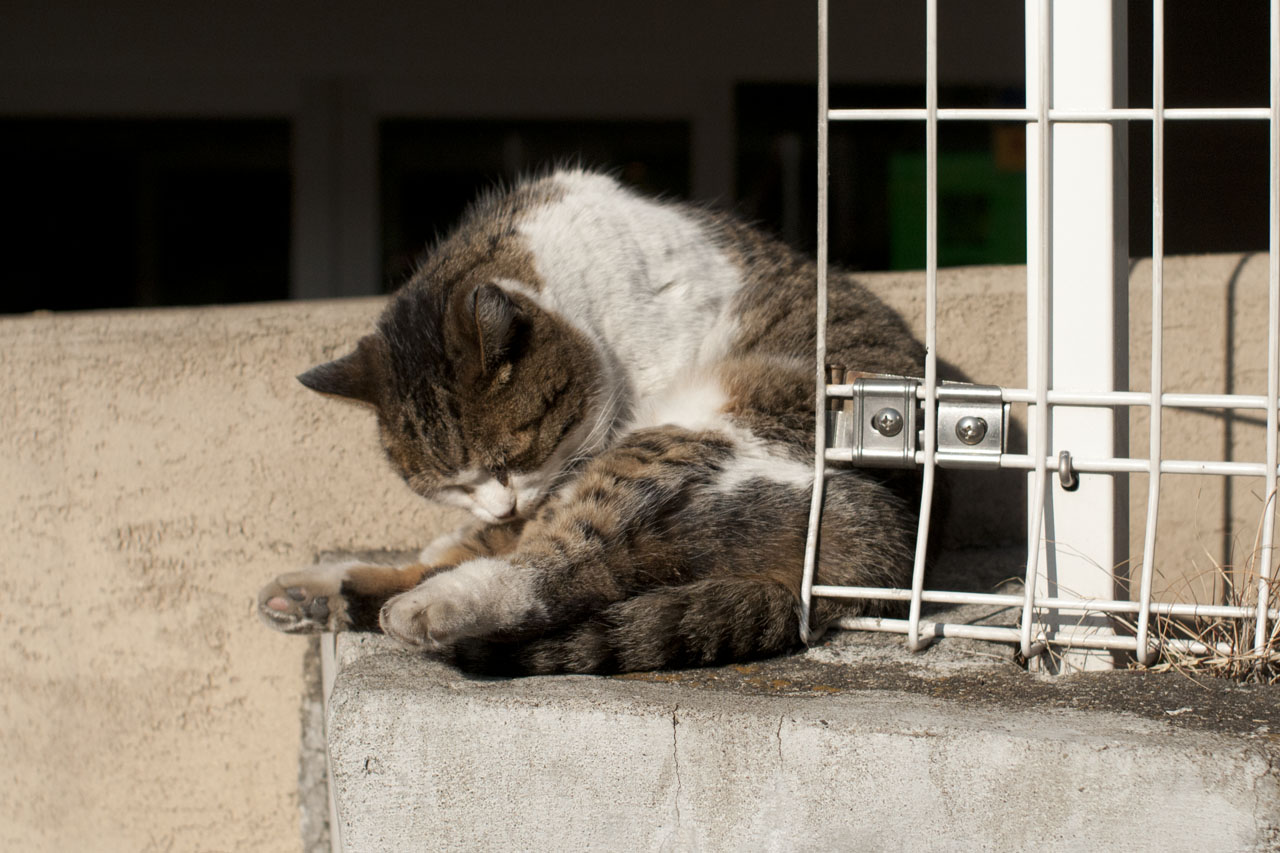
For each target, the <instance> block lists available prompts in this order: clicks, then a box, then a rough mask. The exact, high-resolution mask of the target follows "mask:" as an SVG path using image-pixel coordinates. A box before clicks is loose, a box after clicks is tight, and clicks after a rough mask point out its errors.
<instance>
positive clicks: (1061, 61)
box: [1028, 0, 1128, 668]
mask: <svg viewBox="0 0 1280 853" xmlns="http://www.w3.org/2000/svg"><path fill="white" fill-rule="evenodd" d="M1051 14H1052V15H1053V19H1052V27H1051V34H1050V38H1051V40H1052V47H1051V70H1050V74H1051V80H1049V81H1048V88H1049V89H1050V91H1051V95H1050V97H1051V98H1052V103H1051V104H1050V105H1047V106H1052V107H1053V108H1055V109H1061V110H1066V111H1071V110H1099V111H1100V110H1109V109H1111V108H1112V107H1115V106H1123V103H1122V101H1123V97H1124V96H1123V94H1122V92H1121V91H1119V90H1120V89H1121V87H1120V86H1119V85H1118V83H1120V82H1122V81H1124V79H1125V70H1124V67H1123V62H1122V61H1120V59H1121V57H1122V56H1123V39H1124V36H1125V20H1126V9H1125V4H1124V2H1123V0H1072V2H1069V3H1062V2H1060V3H1055V4H1053V8H1052V13H1051ZM1037 17H1038V16H1037ZM1030 64H1031V63H1028V65H1029V66H1030ZM1044 65H1045V63H1044V62H1043V61H1041V62H1038V63H1037V64H1036V69H1037V73H1036V77H1037V81H1038V82H1039V83H1040V85H1039V87H1038V88H1039V90H1040V91H1041V92H1043V91H1044V90H1045V88H1046V86H1045V81H1043V80H1042V79H1040V78H1041V69H1043V68H1044ZM1028 70H1029V71H1030V68H1029V69H1028ZM1040 106H1041V108H1042V109H1043V108H1044V107H1045V106H1046V105H1044V104H1041V105H1040ZM1121 131H1122V128H1120V127H1117V126H1115V125H1112V124H1110V123H1108V122H1099V123H1085V122H1078V123H1077V122H1073V123H1069V124H1061V125H1058V124H1055V125H1053V126H1052V131H1051V132H1052V140H1051V146H1049V152H1050V153H1049V154H1048V156H1049V158H1050V160H1049V163H1050V169H1051V181H1052V188H1051V190H1050V199H1049V205H1050V214H1049V215H1050V220H1051V234H1050V238H1049V239H1050V240H1051V246H1050V249H1049V252H1048V256H1049V257H1048V260H1047V262H1048V263H1049V264H1050V265H1051V270H1050V274H1049V276H1048V280H1049V284H1050V288H1049V289H1050V293H1049V297H1048V298H1049V300H1050V305H1049V313H1050V316H1051V329H1050V331H1049V337H1050V340H1049V374H1050V380H1049V382H1050V385H1052V386H1053V387H1057V388H1071V389H1076V390H1082V391H1115V390H1123V388H1122V387H1119V388H1118V387H1117V386H1122V385H1123V383H1124V381H1125V379H1124V377H1123V376H1122V375H1118V371H1117V366H1118V365H1119V366H1120V368H1121V369H1122V370H1123V369H1124V368H1126V367H1127V364H1126V361H1127V359H1124V358H1122V359H1119V360H1118V359H1117V358H1116V355H1117V352H1118V351H1119V352H1120V353H1121V354H1122V355H1123V354H1124V352H1125V347H1126V343H1125V339H1124V337H1123V335H1124V334H1125V333H1127V322H1123V323H1122V322H1120V321H1126V320H1127V275H1126V272H1127V255H1128V250H1127V245H1126V239H1125V236H1124V235H1125V233H1126V229H1127V222H1125V221H1124V218H1125V217H1124V192H1125V175H1124V169H1123V158H1122V157H1121V156H1120V155H1121V154H1122V153H1123V150H1124V149H1123V146H1124V137H1123V136H1122V134H1121ZM1043 147H1044V146H1043V145H1041V146H1040V148H1041V150H1043ZM1028 208H1029V210H1030V208H1031V203H1030V199H1029V200H1028ZM1043 209H1044V202H1043V200H1041V199H1037V200H1036V210H1037V218H1039V216H1038V214H1039V211H1042V210H1043ZM1029 218H1030V217H1029ZM1039 225H1040V227H1039V229H1038V230H1039V231H1040V232H1041V233H1042V232H1043V230H1044V224H1043V223H1039ZM1038 262H1039V259H1038ZM1037 308H1039V306H1037ZM1121 325H1123V326H1125V328H1124V329H1121V328H1120V326H1121ZM1029 331H1034V334H1035V336H1038V334H1039V333H1040V330H1039V329H1038V328H1035V329H1029ZM1034 339H1035V341H1036V345H1037V347H1038V348H1039V351H1040V352H1042V351H1043V341H1041V340H1039V339H1038V337H1034ZM1037 366H1039V367H1040V368H1041V369H1043V366H1042V365H1037ZM1037 390H1040V389H1037ZM1037 408H1039V407H1037ZM1042 411H1043V410H1042V409H1040V410H1039V411H1037V412H1036V417H1037V426H1039V425H1040V421H1039V420H1038V419H1039V418H1040V416H1041V412H1042ZM1121 422H1123V421H1121ZM1116 424H1117V420H1116V413H1115V411H1114V410H1112V409H1108V408H1076V407H1062V406H1059V407H1055V409H1054V410H1053V412H1052V414H1051V417H1050V434H1051V441H1050V445H1051V447H1052V453H1050V454H1048V455H1050V456H1052V457H1057V455H1058V454H1059V453H1061V452H1062V451H1067V452H1069V453H1070V454H1071V455H1072V456H1073V457H1075V456H1083V457H1092V458H1110V457H1115V456H1117V455H1123V453H1122V452H1121V453H1119V454H1118V451H1122V450H1123V445H1124V443H1125V441H1124V437H1122V436H1119V435H1118V434H1117V433H1118V431H1117V429H1116ZM1118 445H1119V447H1118ZM1118 476H1123V475H1109V474H1082V475H1080V485H1079V488H1078V489H1077V490H1076V491H1073V492H1068V491H1066V490H1064V489H1062V488H1061V487H1060V486H1059V485H1058V484H1057V483H1056V482H1054V483H1052V484H1051V485H1050V486H1049V488H1048V490H1047V493H1045V494H1036V495H1033V496H1032V497H1031V500H1032V502H1033V504H1034V503H1037V502H1039V501H1040V500H1044V501H1045V505H1046V512H1045V516H1044V522H1045V542H1044V546H1043V567H1044V571H1043V573H1041V574H1038V576H1037V579H1036V581H1037V584H1038V594H1044V595H1049V596H1058V595H1073V596H1080V597H1084V598H1110V597H1111V596H1112V594H1113V590H1114V586H1115V581H1114V574H1113V573H1114V571H1115V569H1116V567H1117V566H1118V565H1119V564H1122V563H1123V556H1122V555H1123V554H1124V552H1125V551H1127V545H1128V529H1127V513H1128V507H1127V506H1120V505H1119V502H1118V501H1117V488H1116V486H1117V481H1116V477H1118ZM1055 479H1056V478H1055ZM1119 493H1120V494H1123V490H1120V491H1119ZM1049 627H1050V629H1051V630H1053V631H1056V630H1058V629H1059V628H1060V627H1061V626H1059V625H1058V624H1056V623H1051V624H1050V625H1049ZM1090 627H1093V628H1095V629H1096V630H1099V631H1106V630H1108V623H1107V622H1106V621H1105V620H1103V619H1095V620H1093V622H1092V623H1091V625H1090ZM1063 663H1064V664H1065V665H1066V666H1069V667H1073V668H1096V667H1108V666H1110V665H1111V658H1110V656H1108V655H1099V654H1083V655H1075V654H1073V655H1071V656H1069V657H1067V658H1066V659H1064V661H1063Z"/></svg>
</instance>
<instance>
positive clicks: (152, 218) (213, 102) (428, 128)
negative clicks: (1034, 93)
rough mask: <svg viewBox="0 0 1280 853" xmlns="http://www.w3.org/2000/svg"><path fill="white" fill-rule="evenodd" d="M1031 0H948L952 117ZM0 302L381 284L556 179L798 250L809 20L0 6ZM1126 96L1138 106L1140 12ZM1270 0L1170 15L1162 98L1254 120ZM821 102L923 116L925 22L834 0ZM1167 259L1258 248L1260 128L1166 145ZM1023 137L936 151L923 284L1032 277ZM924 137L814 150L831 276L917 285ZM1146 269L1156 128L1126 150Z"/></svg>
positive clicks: (770, 7) (999, 66) (1142, 61)
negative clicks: (971, 271) (584, 167)
mask: <svg viewBox="0 0 1280 853" xmlns="http://www.w3.org/2000/svg"><path fill="white" fill-rule="evenodd" d="M1022 8H1023V4H1022V3H1021V2H1017V0H944V2H942V3H941V4H940V17H939V26H940V39H939V44H940V52H939V64H940V100H941V104H942V105H943V106H1019V105H1021V104H1022V103H1023V102H1024V94H1023V89H1022V79H1023V65H1024V57H1023V36H1022V29H1023V21H1022ZM6 9H7V11H6V13H5V24H4V26H3V27H0V187H3V194H2V197H3V200H4V201H3V205H0V210H3V213H0V251H2V252H3V257H4V259H5V262H6V263H5V268H4V274H3V282H4V283H3V287H2V290H0V311H3V312H20V311H30V310H36V309H83V308H110V307H128V306H148V305H186V304H205V303H219V302H245V301H257V300H272V299H286V298H307V297H319V296H343V295H359V294H366V293H377V292H384V291H386V290H389V289H391V288H394V287H395V286H396V285H398V284H399V283H400V282H402V281H403V280H404V278H405V277H406V276H407V275H408V274H409V272H410V271H411V270H412V267H413V263H414V259H415V258H416V257H417V256H418V255H419V253H420V252H421V251H422V250H423V249H424V247H425V246H426V245H427V243H428V242H429V241H430V240H431V239H432V238H433V236H434V235H435V234H437V233H439V232H440V231H442V230H445V229H447V228H448V227H449V225H450V223H451V222H453V221H454V220H455V219H456V217H457V216H458V214H459V212H460V211H461V209H462V207H463V206H464V205H465V203H466V202H467V200H468V199H469V198H471V197H472V196H473V195H474V194H475V192H476V191H477V190H478V189H479V188H482V187H485V186H489V185H491V184H492V183H494V182H495V181H498V180H509V179H511V178H512V177H513V176H515V175H518V174H520V173H522V172H527V171H529V170H532V169H537V168H541V167H544V166H546V165H547V164H553V163H558V162H581V163H585V164H588V165H593V166H599V167H602V168H607V169H611V170H613V171H615V172H616V173H617V174H619V175H620V176H621V178H622V179H623V180H624V181H626V182H628V183H630V184H632V185H634V186H637V187H639V188H642V189H644V190H646V191H650V192H656V193H662V194H665V195H667V196H672V197H681V198H696V199H699V200H704V201H712V202H714V203H716V204H719V205H720V206H723V207H728V208H731V209H735V210H737V211H738V212H739V213H741V214H742V215H744V216H746V217H748V218H750V219H753V220H756V221H758V222H760V223H761V224H762V225H764V226H765V227H767V228H769V229H771V230H773V231H775V232H777V233H778V234H780V235H782V236H783V237H784V238H785V239H787V240H788V241H790V242H792V243H793V244H795V245H798V246H801V247H803V248H806V249H811V248H812V245H813V242H814V236H813V235H814V227H815V225H814V212H813V210H814V196H815V191H814V174H815V170H816V159H815V153H814V149H815V131H814V122H815V114H814V113H815V89H814V83H813V81H814V77H815V74H816V71H815V69H816V59H815V56H816V35H815V20H816V18H815V11H814V4H812V3H796V2H794V0H770V1H769V2H765V0H743V2H699V0H647V2H644V3H611V4H600V3H597V2H592V3H588V2H585V0H566V2H560V3H556V4H510V3H501V2H487V1H486V0H480V2H473V3H469V4H455V3H449V4H446V3H424V2H413V3H410V2H368V3H360V4H356V3H333V2H328V3H324V2H298V0H295V2H292V3H280V4H260V3H256V2H250V0H228V2H223V3H218V4H196V3H192V2H185V0H175V2H161V0H149V1H148V2H136V0H135V2H129V3H114V4H101V6H92V7H89V6H85V5H82V4H73V3H70V2H64V0H52V2H39V3H37V2H25V0H24V2H18V3H13V4H6ZM1128 10H1129V59H1130V62H1129V84H1130V85H1129V89H1130V103H1131V104H1132V105H1134V106H1147V105H1149V104H1150V89H1151V73H1150V61H1151V60H1150V55H1151V40H1150V20H1151V11H1150V4H1149V3H1143V2H1134V3H1130V4H1129V5H1128ZM1267 14H1268V13H1267V4H1266V3H1265V2H1262V0H1240V2H1232V3H1221V2H1212V0H1170V2H1169V3H1167V8H1166V28H1167V29H1166V32H1167V36H1166V45H1167V46H1166V55H1167V57H1168V67H1167V70H1166V101H1167V105H1168V106H1210V105H1214V106H1265V105H1266V104H1267V102H1268V69H1267V21H1268V18H1267ZM831 44H832V53H833V58H832V63H833V65H832V68H833V70H832V85H833V89H832V106H835V107H869V106H923V103H924V82H923V78H924V3H923V2H914V0H912V2H901V3H883V2H870V0H865V1H864V2H847V1H845V0H834V2H833V4H832V41H831ZM1166 144H1167V157H1166V164H1165V175H1166V208H1165V209H1166V238H1165V244H1166V251H1168V252H1169V253H1174V254H1177V253H1195V252H1220V251H1241V250H1265V249H1266V248H1267V195H1266V191H1267V162H1266V156H1267V127H1266V123H1265V122H1194V123H1170V124H1169V125H1168V126H1167V130H1166ZM1023 146H1024V142H1023V133H1022V129H1021V128H1020V127H1018V126H1016V125H1013V126H1010V125H999V126H993V125H986V124H977V123H956V124H948V125H944V126H943V127H942V128H941V130H940V159H939V165H940V208H939V209H940V221H939V237H940V261H941V263H942V264H943V265H954V264H970V263H1020V262H1022V260H1023V258H1024V253H1025V234H1024V229H1025V225H1024V220H1023V206H1024V196H1023V189H1022V181H1023V170H1024V148H1023ZM923 149H924V132H923V126H922V125H921V124H919V123H913V124H906V123H902V124H884V123H875V124H857V125H853V124H842V125H835V126H833V133H832V175H831V186H832V200H831V213H832V230H831V245H832V257H833V259H834V260H836V261H838V262H840V263H842V264H844V265H846V266H849V267H852V268H858V269H890V268H915V267H920V266H922V265H923V262H924V242H923V198H924V195H923V193H924V186H923V174H924V173H923V162H924V161H923ZM1129 157H1130V247H1131V248H1130V254H1131V255H1133V256H1135V257H1139V256H1143V255H1147V254H1149V253H1150V245H1151V243H1150V241H1151V232H1150V199H1151V191H1150V174H1151V155H1150V127H1149V125H1148V124H1146V123H1135V124H1133V125H1132V126H1131V127H1130V130H1129Z"/></svg>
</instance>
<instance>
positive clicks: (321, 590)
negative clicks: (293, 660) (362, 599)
mask: <svg viewBox="0 0 1280 853" xmlns="http://www.w3.org/2000/svg"><path fill="white" fill-rule="evenodd" d="M346 569H347V565H346V564H341V565H329V566H312V567H311V568H309V569H303V570H302V571H300V572H289V573H288V574H283V575H280V576H279V577H277V578H276V579H275V580H273V581H271V582H270V583H268V584H267V585H266V586H264V587H263V588H262V590H261V591H260V592H259V593H258V616H260V617H261V618H262V621H263V622H265V623H267V624H268V625H270V626H271V627H272V628H275V629H276V630H277V631H284V632H285V633H286V634H318V633H320V632H322V631H345V630H346V629H347V628H349V627H350V626H351V623H350V620H349V619H348V618H347V607H346V601H345V600H344V599H343V597H342V581H343V578H344V577H345V574H346Z"/></svg>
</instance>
